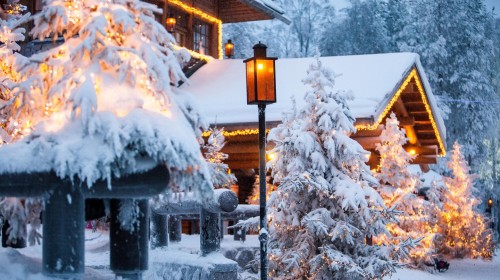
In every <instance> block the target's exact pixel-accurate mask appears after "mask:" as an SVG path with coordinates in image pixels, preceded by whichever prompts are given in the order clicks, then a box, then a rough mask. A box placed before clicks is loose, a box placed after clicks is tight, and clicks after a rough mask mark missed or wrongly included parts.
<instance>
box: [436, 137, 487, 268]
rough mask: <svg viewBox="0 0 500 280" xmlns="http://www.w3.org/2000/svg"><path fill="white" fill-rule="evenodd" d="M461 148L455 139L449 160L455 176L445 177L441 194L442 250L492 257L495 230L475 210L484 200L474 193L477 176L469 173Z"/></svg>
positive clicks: (450, 252) (464, 255)
mask: <svg viewBox="0 0 500 280" xmlns="http://www.w3.org/2000/svg"><path fill="white" fill-rule="evenodd" d="M460 149H461V146H460V145H459V144H458V143H457V142H455V144H454V145H453V150H452V151H451V153H450V157H449V161H448V167H449V168H450V170H451V172H452V177H446V176H443V180H444V184H445V189H444V192H443V194H442V196H441V199H442V200H443V211H442V213H441V215H440V217H439V227H440V233H441V235H442V242H441V244H440V248H439V251H440V253H443V254H446V255H450V256H452V257H459V258H463V257H472V258H477V257H482V258H491V257H492V255H493V249H494V247H493V240H492V232H491V229H489V227H488V222H487V220H486V219H485V217H484V216H483V215H482V214H480V213H478V211H477V209H476V206H477V205H478V204H479V203H480V202H481V201H480V200H479V199H477V198H476V197H475V195H474V186H473V179H474V176H473V175H471V174H469V166H468V164H467V162H466V160H465V158H464V156H463V154H462V152H461V151H460Z"/></svg>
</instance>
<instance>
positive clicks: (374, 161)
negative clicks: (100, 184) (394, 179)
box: [366, 151, 380, 169]
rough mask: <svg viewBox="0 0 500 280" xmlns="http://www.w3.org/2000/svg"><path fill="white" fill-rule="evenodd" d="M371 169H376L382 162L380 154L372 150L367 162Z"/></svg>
mask: <svg viewBox="0 0 500 280" xmlns="http://www.w3.org/2000/svg"><path fill="white" fill-rule="evenodd" d="M366 164H367V165H368V166H369V167H370V169H376V168H377V167H378V165H379V164H380V155H378V154H377V153H376V152H375V151H371V154H370V159H369V160H368V162H367V163H366Z"/></svg>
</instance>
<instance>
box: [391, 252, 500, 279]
mask: <svg viewBox="0 0 500 280" xmlns="http://www.w3.org/2000/svg"><path fill="white" fill-rule="evenodd" d="M499 255H500V251H498V250H497V252H496V256H495V257H494V258H493V260H491V261H484V260H471V259H464V260H451V261H450V269H449V270H448V271H446V272H443V273H438V272H437V273H435V274H430V273H427V272H423V271H419V270H411V269H400V270H398V272H397V273H396V274H394V275H392V277H390V278H388V279H387V280H421V279H425V280H448V279H449V280H498V279H500V256H499Z"/></svg>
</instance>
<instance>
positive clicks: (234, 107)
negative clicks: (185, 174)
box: [183, 53, 446, 138]
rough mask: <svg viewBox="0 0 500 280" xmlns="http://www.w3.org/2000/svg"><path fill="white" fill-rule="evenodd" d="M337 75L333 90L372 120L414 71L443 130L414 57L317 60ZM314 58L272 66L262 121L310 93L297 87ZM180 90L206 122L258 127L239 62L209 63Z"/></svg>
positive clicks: (442, 129) (278, 117) (278, 115)
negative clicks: (272, 87) (272, 85)
mask: <svg viewBox="0 0 500 280" xmlns="http://www.w3.org/2000/svg"><path fill="white" fill-rule="evenodd" d="M320 60H321V61H322V63H323V65H327V66H328V67H329V68H330V69H332V70H333V71H334V72H335V73H336V74H337V75H339V76H338V77H337V79H336V85H335V86H336V89H338V90H345V91H350V92H351V93H352V94H353V95H354V97H355V98H354V100H353V101H350V102H349V105H350V108H351V110H352V112H353V114H354V116H355V117H356V118H357V119H360V118H369V119H373V120H376V119H377V118H378V117H379V116H380V115H381V114H383V111H384V109H385V108H386V107H387V105H388V103H389V101H390V100H391V98H392V97H393V96H394V94H395V93H396V91H397V90H398V89H399V87H400V85H401V84H402V83H403V81H404V80H405V78H406V77H407V76H408V75H409V73H410V72H411V71H412V69H414V68H416V69H417V71H418V74H419V76H420V80H421V81H422V84H423V87H424V90H425V93H426V95H427V99H428V101H429V106H430V108H431V110H432V113H433V117H434V120H435V121H436V124H437V127H438V130H439V132H440V135H441V136H442V137H443V138H445V135H446V131H445V126H444V122H443V119H442V117H441V116H440V114H439V112H438V110H437V103H436V101H435V98H434V96H433V94H432V90H431V88H430V86H429V82H428V81H427V78H426V76H425V72H424V70H423V68H422V66H421V63H420V59H419V56H418V54H415V53H388V54H372V55H353V56H335V57H321V58H320ZM313 61H314V58H287V59H278V60H277V61H276V92H277V102H276V103H274V104H271V105H268V106H267V108H266V120H267V121H281V113H282V112H283V111H285V110H288V109H290V108H291V106H292V101H291V97H292V96H295V99H296V101H297V104H298V106H299V107H300V105H301V102H303V96H304V94H305V92H306V91H307V90H310V89H309V88H307V86H305V85H304V84H303V83H302V79H303V78H304V77H305V75H306V70H307V69H308V66H309V65H310V64H311V63H312V62H313ZM183 88H185V89H186V90H188V91H190V92H191V93H193V94H194V95H195V97H196V98H197V100H198V102H199V104H200V105H201V108H202V111H203V113H205V115H206V117H207V118H208V121H209V122H210V123H219V124H241V123H256V122H257V106H249V105H247V102H246V76H245V66H244V64H243V61H242V60H238V59H226V60H212V61H210V62H209V63H208V64H207V65H205V66H203V67H202V68H201V69H200V70H198V71H197V72H196V73H195V74H194V75H193V76H192V77H191V78H190V82H189V84H186V85H183Z"/></svg>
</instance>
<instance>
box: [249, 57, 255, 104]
mask: <svg viewBox="0 0 500 280" xmlns="http://www.w3.org/2000/svg"><path fill="white" fill-rule="evenodd" d="M246 67H247V103H248V104H253V103H255V102H256V101H257V100H256V96H257V94H256V93H255V60H253V59H252V60H250V61H247V62H246Z"/></svg>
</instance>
